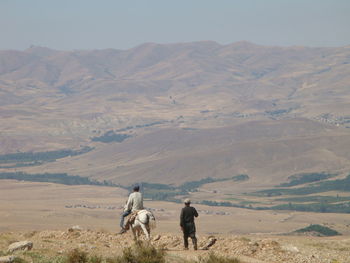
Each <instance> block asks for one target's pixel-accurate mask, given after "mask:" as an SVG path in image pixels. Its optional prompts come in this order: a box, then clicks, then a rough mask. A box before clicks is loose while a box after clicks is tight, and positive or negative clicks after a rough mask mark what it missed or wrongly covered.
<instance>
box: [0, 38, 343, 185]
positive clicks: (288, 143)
mask: <svg viewBox="0 0 350 263" xmlns="http://www.w3.org/2000/svg"><path fill="white" fill-rule="evenodd" d="M0 127H1V128H0V153H1V154H8V153H15V152H18V151H20V152H28V151H50V150H59V149H75V150H76V149H79V148H81V147H83V146H90V147H94V150H92V151H90V152H88V153H86V154H82V155H79V156H74V157H66V158H63V159H60V160H57V161H56V162H50V163H47V164H43V165H41V166H30V167H27V168H23V169H22V170H23V171H25V172H37V171H48V172H51V171H52V172H67V173H69V174H72V175H80V176H88V177H92V178H94V179H103V180H110V181H113V182H117V183H131V182H134V181H143V180H144V181H152V182H162V183H179V182H184V181H191V180H192V179H201V178H206V177H215V178H224V177H227V176H234V175H237V174H242V173H243V174H249V177H250V178H251V180H250V181H249V182H247V184H249V183H251V184H252V185H253V186H259V185H272V184H273V183H276V182H277V181H281V182H282V181H284V180H285V179H286V178H287V177H288V176H290V175H292V174H296V173H301V172H322V171H326V172H328V171H336V172H339V173H340V174H342V173H347V172H349V171H350V151H349V150H348V149H349V148H350V46H345V47H339V48H308V47H267V46H259V45H255V44H252V43H249V42H237V43H233V44H230V45H220V44H218V43H215V42H211V41H205V42H193V43H179V44H166V45H160V44H153V43H147V44H143V45H140V46H138V47H135V48H132V49H129V50H114V49H105V50H76V51H58V50H52V49H48V48H44V47H35V46H34V47H30V48H28V49H26V50H24V51H15V50H5V51H0ZM102 136H104V137H103V140H102V139H101V140H99V139H98V138H101V137H102ZM108 136H114V137H112V139H110V138H107V137H108ZM94 138H95V139H94ZM96 138H97V139H96ZM106 138H107V139H106ZM113 138H119V139H120V138H123V139H122V140H119V141H118V140H117V141H113ZM104 140H105V141H104ZM7 170H9V169H7Z"/></svg>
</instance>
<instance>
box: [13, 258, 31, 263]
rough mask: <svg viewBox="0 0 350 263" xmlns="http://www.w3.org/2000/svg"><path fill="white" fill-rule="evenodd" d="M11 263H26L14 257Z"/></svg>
mask: <svg viewBox="0 0 350 263" xmlns="http://www.w3.org/2000/svg"><path fill="white" fill-rule="evenodd" d="M13 263H28V262H27V261H25V260H24V259H23V258H18V257H16V258H15V260H14V261H13Z"/></svg>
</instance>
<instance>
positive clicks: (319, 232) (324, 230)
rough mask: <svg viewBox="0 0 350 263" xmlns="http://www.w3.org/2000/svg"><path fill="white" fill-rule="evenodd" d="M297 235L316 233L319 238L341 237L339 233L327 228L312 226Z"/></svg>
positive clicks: (299, 230)
mask: <svg viewBox="0 0 350 263" xmlns="http://www.w3.org/2000/svg"><path fill="white" fill-rule="evenodd" d="M294 232H295V233H315V234H316V235H318V236H328V237H329V236H339V235H341V234H340V233H339V232H338V231H336V230H334V229H331V228H329V227H326V226H322V225H317V224H314V225H313V224H311V225H309V226H308V227H305V228H301V229H298V230H296V231H294Z"/></svg>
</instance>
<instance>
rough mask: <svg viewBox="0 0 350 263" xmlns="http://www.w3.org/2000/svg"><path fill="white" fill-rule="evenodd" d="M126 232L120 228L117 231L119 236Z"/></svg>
mask: <svg viewBox="0 0 350 263" xmlns="http://www.w3.org/2000/svg"><path fill="white" fill-rule="evenodd" d="M125 232H126V229H125V228H122V229H120V231H119V233H118V234H119V235H121V234H124V233H125Z"/></svg>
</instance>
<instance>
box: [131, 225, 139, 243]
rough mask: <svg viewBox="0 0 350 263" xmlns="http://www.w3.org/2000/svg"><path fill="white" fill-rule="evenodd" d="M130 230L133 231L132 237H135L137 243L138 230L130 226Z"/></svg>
mask: <svg viewBox="0 0 350 263" xmlns="http://www.w3.org/2000/svg"><path fill="white" fill-rule="evenodd" d="M130 228H131V231H132V235H133V236H134V240H135V241H136V240H137V237H136V230H135V228H134V227H133V226H132V225H130Z"/></svg>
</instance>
